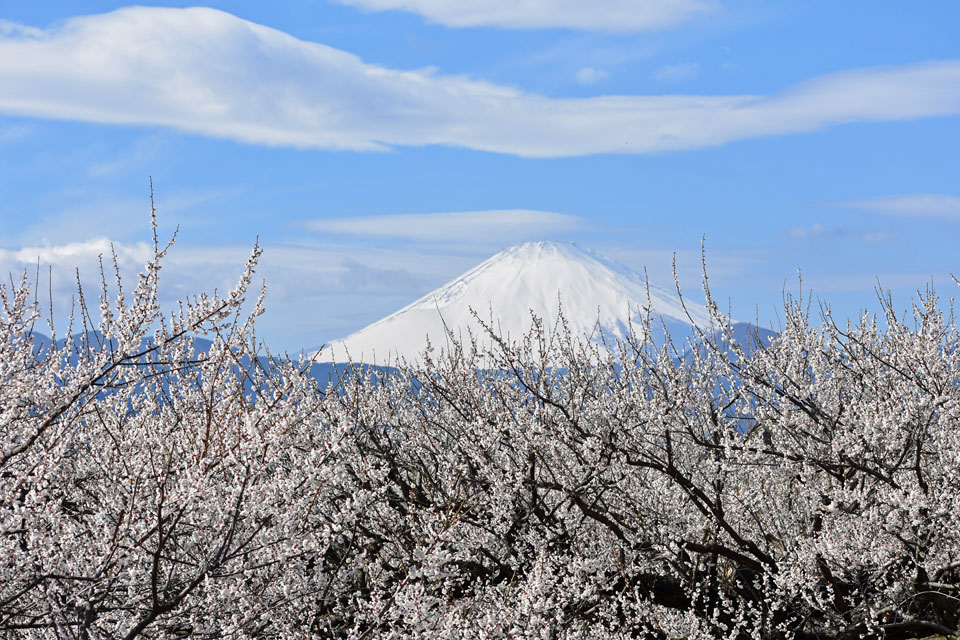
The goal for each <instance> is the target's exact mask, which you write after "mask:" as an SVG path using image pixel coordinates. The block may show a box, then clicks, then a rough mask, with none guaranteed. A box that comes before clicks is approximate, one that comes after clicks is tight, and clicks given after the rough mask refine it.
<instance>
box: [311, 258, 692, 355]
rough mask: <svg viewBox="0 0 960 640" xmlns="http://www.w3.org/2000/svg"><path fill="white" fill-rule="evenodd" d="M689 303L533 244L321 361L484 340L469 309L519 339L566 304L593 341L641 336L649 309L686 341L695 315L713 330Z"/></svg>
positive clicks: (333, 347)
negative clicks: (452, 338) (454, 338)
mask: <svg viewBox="0 0 960 640" xmlns="http://www.w3.org/2000/svg"><path fill="white" fill-rule="evenodd" d="M648 292H649V296H648ZM684 303H685V305H686V311H685V310H684V309H683V307H682V306H681V304H680V299H679V297H678V296H677V294H676V292H675V291H669V290H667V289H663V288H661V287H657V286H654V285H653V284H650V285H649V287H648V285H647V282H646V280H645V278H644V277H643V276H641V275H639V274H637V273H635V272H633V271H631V270H629V269H627V268H626V267H624V266H622V265H620V264H617V263H615V262H612V261H610V260H607V259H606V258H603V257H601V256H600V255H598V254H596V253H594V252H592V251H589V250H586V249H582V248H580V247H579V246H577V245H576V244H573V243H556V242H528V243H525V244H521V245H517V246H514V247H511V248H509V249H507V250H505V251H502V252H500V253H498V254H496V255H495V256H493V257H491V258H489V259H488V260H486V261H484V262H483V263H481V264H479V265H477V266H476V267H474V268H473V269H471V270H470V271H468V272H466V273H465V274H463V275H462V276H460V277H458V278H456V279H454V280H452V281H450V282H449V283H447V284H445V285H444V286H442V287H440V288H439V289H437V290H435V291H432V292H430V293H428V294H427V295H425V296H423V297H422V298H420V299H419V300H417V301H416V302H414V303H412V304H410V305H409V306H407V307H404V308H403V309H401V310H400V311H397V312H396V313H394V314H392V315H389V316H387V317H386V318H384V319H382V320H380V321H378V322H375V323H373V324H371V325H370V326H368V327H366V328H364V329H361V330H360V331H357V332H356V333H354V334H351V335H349V336H347V337H346V338H343V339H342V340H336V341H334V342H332V343H330V344H329V345H328V346H327V347H325V348H324V349H323V350H322V351H321V354H320V357H319V360H320V361H325V362H329V361H331V360H336V361H337V362H344V361H346V360H347V354H349V356H350V357H351V358H352V359H353V360H354V361H355V362H367V363H374V364H392V363H395V362H397V360H398V358H405V359H407V360H409V361H413V360H415V359H416V358H417V357H418V356H419V355H420V353H421V352H422V351H423V349H424V347H425V346H426V343H427V338H428V337H429V340H430V343H431V344H432V345H433V346H434V347H435V348H438V349H443V348H446V346H447V343H448V340H447V333H446V328H447V327H449V328H450V329H452V330H453V331H454V333H455V334H457V335H462V336H464V337H466V336H467V331H468V329H469V330H473V331H474V333H475V334H477V335H480V336H483V335H485V334H484V333H483V331H482V329H481V328H480V326H479V324H478V323H477V321H476V319H475V318H474V317H473V315H472V313H471V311H470V310H471V309H473V310H475V311H476V312H477V313H478V314H479V316H480V317H481V318H482V319H483V320H484V321H488V322H489V321H491V320H492V326H494V327H496V328H497V330H498V331H499V333H500V334H501V335H502V336H504V337H509V338H519V337H521V336H522V335H523V334H524V333H526V332H527V330H528V329H529V328H530V325H531V320H530V313H531V311H532V312H533V313H534V314H536V315H537V316H538V317H540V318H542V319H543V321H544V325H545V327H546V328H548V329H553V328H554V327H556V325H557V321H558V317H559V313H560V309H561V304H562V311H563V317H564V318H565V319H566V321H567V324H568V325H569V327H570V330H571V331H572V332H574V333H575V334H578V335H586V336H588V337H589V338H590V339H594V340H596V339H599V338H600V335H601V332H602V335H603V336H604V337H606V338H607V339H608V340H610V339H612V338H620V337H623V336H624V335H626V333H627V331H628V324H629V323H630V322H631V321H632V322H633V325H634V329H635V330H639V321H640V319H641V318H643V317H644V315H645V311H644V309H645V308H646V307H647V306H650V307H651V308H652V311H653V314H654V318H655V322H654V324H655V325H656V326H657V327H659V326H660V324H661V319H662V322H663V324H665V325H666V327H667V329H668V330H669V331H670V333H671V335H673V336H674V337H675V338H677V337H679V338H681V339H682V338H683V337H684V336H685V335H689V333H690V330H691V325H690V318H691V317H692V319H693V321H694V322H696V323H697V324H698V325H699V326H701V327H707V326H709V317H708V315H707V312H706V309H704V308H703V307H702V306H701V305H698V304H696V303H694V302H693V301H692V300H687V299H686V298H685V299H684ZM688 312H689V317H688V315H687V313H688Z"/></svg>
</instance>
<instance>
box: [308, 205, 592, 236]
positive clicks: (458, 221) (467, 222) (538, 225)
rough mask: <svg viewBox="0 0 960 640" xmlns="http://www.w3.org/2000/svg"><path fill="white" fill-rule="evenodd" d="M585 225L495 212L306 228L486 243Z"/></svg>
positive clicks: (550, 216) (547, 214) (332, 222)
mask: <svg viewBox="0 0 960 640" xmlns="http://www.w3.org/2000/svg"><path fill="white" fill-rule="evenodd" d="M583 223H584V221H583V219H582V218H579V217H577V216H572V215H568V214H564V213H554V212H551V211H530V210H526V209H494V210H489V211H462V212H452V213H413V214H394V215H381V216H360V217H352V218H331V219H327V220H313V221H311V222H308V223H306V225H305V226H306V228H307V229H309V230H311V231H318V232H324V233H339V234H346V235H357V236H380V237H391V238H406V239H410V240H419V241H448V240H465V239H469V240H471V241H485V240H492V239H497V240H511V239H519V238H524V237H528V236H543V235H551V234H557V233H568V232H571V231H575V230H577V229H580V228H582V227H583Z"/></svg>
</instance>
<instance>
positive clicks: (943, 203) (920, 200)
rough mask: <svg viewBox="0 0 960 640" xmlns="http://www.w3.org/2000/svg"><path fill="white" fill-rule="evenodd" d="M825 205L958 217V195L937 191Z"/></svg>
mask: <svg viewBox="0 0 960 640" xmlns="http://www.w3.org/2000/svg"><path fill="white" fill-rule="evenodd" d="M826 206H829V207H831V208H835V209H854V210H860V211H872V212H874V213H881V214H886V215H893V216H905V217H915V216H918V217H922V216H930V217H946V218H960V196H951V195H944V194H939V193H918V194H910V195H891V196H877V197H873V198H855V199H852V200H836V201H833V202H828V203H826Z"/></svg>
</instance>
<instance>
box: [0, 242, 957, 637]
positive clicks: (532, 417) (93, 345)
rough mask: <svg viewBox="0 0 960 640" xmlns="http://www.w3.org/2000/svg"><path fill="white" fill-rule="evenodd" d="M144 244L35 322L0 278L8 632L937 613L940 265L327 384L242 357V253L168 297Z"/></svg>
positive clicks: (507, 625) (656, 624)
mask: <svg viewBox="0 0 960 640" xmlns="http://www.w3.org/2000/svg"><path fill="white" fill-rule="evenodd" d="M154 237H156V236H154ZM154 246H155V251H154V254H155V255H154V259H153V260H152V261H150V262H149V263H148V264H147V265H146V267H145V269H144V271H143V274H142V275H141V276H140V279H139V281H138V282H136V283H132V284H130V285H129V286H127V287H124V285H125V284H128V283H123V282H118V283H116V284H112V283H111V285H110V286H109V287H108V286H107V284H106V283H104V284H103V286H102V290H101V291H100V292H99V293H91V292H90V291H89V290H88V289H84V290H83V292H82V293H83V294H84V295H81V296H80V297H78V306H77V312H76V314H75V318H74V319H73V320H72V323H73V324H72V325H71V326H70V327H67V328H66V335H67V336H68V337H67V339H66V340H59V341H58V340H57V334H56V333H54V335H53V344H50V345H47V346H46V347H44V348H39V349H38V348H35V343H34V327H35V324H36V323H37V322H41V321H42V318H43V315H44V312H43V310H42V309H41V307H40V305H38V304H37V303H36V302H35V301H34V300H35V292H34V291H33V290H32V288H33V285H31V279H30V278H28V277H26V276H25V277H24V278H23V279H22V280H21V282H20V283H19V284H14V285H11V286H6V285H4V286H2V287H0V295H2V301H3V305H4V309H3V317H2V319H0V353H2V357H0V635H2V636H4V637H25V638H30V637H37V638H48V637H49V638H134V637H138V636H141V637H148V638H170V637H181V636H182V637H187V636H189V637H201V638H203V637H208V638H226V637H251V638H261V637H262V638H269V637H298V638H300V637H316V638H354V639H360V638H451V639H459V638H478V639H479V638H544V639H546V638H679V637H682V638H771V639H772V638H784V639H787V638H838V639H839V638H851V639H852V638H919V637H925V636H930V635H937V634H940V635H949V634H957V633H958V628H960V385H958V382H960V334H958V332H957V328H956V326H955V325H954V323H953V319H952V317H945V316H944V314H943V313H942V310H941V306H940V305H939V304H938V300H937V298H936V297H935V295H934V294H933V293H932V292H931V293H928V294H927V295H925V296H923V297H921V298H920V299H919V301H918V302H917V303H916V305H915V306H914V308H913V311H912V313H910V314H907V315H906V316H904V315H903V314H898V313H897V312H895V309H894V307H893V304H892V303H891V302H890V301H889V300H881V305H882V308H881V315H880V318H879V319H877V318H874V317H871V316H865V317H864V318H862V319H861V320H860V321H859V322H858V323H856V324H853V325H849V326H847V325H846V324H845V323H844V324H843V325H841V324H839V323H836V322H834V321H833V319H832V318H831V317H830V315H829V312H828V311H825V312H823V313H822V314H821V315H818V316H817V317H814V318H811V316H810V314H809V311H808V310H807V309H806V308H805V307H804V306H803V305H802V304H800V303H801V302H802V301H797V300H793V299H790V298H789V297H788V298H787V300H786V303H785V309H784V311H785V316H784V324H783V327H782V329H781V332H780V333H779V334H778V335H777V337H776V338H775V339H773V341H772V343H770V344H769V345H766V344H760V345H754V347H755V348H753V349H748V350H744V348H743V346H742V345H739V344H737V343H736V342H735V341H733V340H732V338H731V334H730V326H731V325H730V322H729V320H728V319H727V318H726V317H725V316H724V315H723V314H721V313H720V312H719V311H718V309H717V306H716V305H715V304H713V303H712V301H710V299H709V291H707V295H708V308H709V309H710V312H711V316H712V326H711V327H705V328H704V331H703V333H701V334H700V337H699V338H697V339H696V340H694V344H693V345H691V346H690V347H689V349H687V355H686V357H676V356H677V355H678V354H680V353H681V352H683V351H684V347H683V346H682V345H678V346H677V347H676V350H673V349H671V347H670V346H669V345H667V346H666V347H662V346H661V347H658V345H656V344H654V343H653V341H652V340H650V339H647V338H645V337H644V336H648V335H651V332H650V331H647V330H646V329H647V327H643V326H639V327H635V331H634V333H633V337H631V338H628V339H626V340H623V341H620V342H618V343H616V344H612V345H610V347H609V349H607V348H604V347H602V346H600V345H597V344H596V343H589V342H585V341H582V340H580V339H578V337H577V336H571V335H569V333H565V332H563V331H552V330H547V329H545V328H543V327H542V326H541V325H537V324H535V326H534V329H533V330H532V331H531V332H530V333H529V334H528V335H527V336H525V338H523V339H522V340H521V341H519V342H508V341H506V340H505V339H500V338H499V337H498V336H497V335H496V333H495V332H493V331H492V330H491V332H490V333H489V335H487V336H484V338H485V339H482V340H481V339H474V340H469V339H468V340H466V341H460V342H458V341H456V340H453V336H451V339H452V344H453V345H454V346H453V348H452V349H450V350H444V351H443V352H442V353H441V352H433V351H430V350H429V348H428V351H427V352H426V353H425V357H424V358H423V359H422V360H420V361H419V363H418V364H413V365H410V366H408V367H400V368H399V369H398V370H397V371H396V372H395V373H391V374H390V375H388V376H387V375H385V376H378V375H377V374H376V373H375V372H371V370H369V369H367V370H364V371H365V372H361V370H360V369H353V370H350V371H352V373H350V372H348V374H346V375H344V376H343V378H342V379H341V380H340V381H339V383H338V385H337V386H336V388H335V389H334V388H330V389H326V388H323V387H321V386H320V385H318V383H317V382H316V380H315V379H314V378H312V377H311V376H310V375H308V373H307V371H308V365H309V362H305V361H300V362H294V361H290V360H276V359H272V358H268V357H262V355H263V354H261V352H260V347H259V346H258V341H257V338H256V334H255V331H254V327H255V324H254V322H255V318H256V316H257V315H259V314H260V313H261V311H262V304H261V302H259V301H258V302H256V303H253V301H252V300H249V301H248V300H247V298H248V295H249V293H250V292H249V291H248V286H249V284H250V282H251V276H252V273H253V269H254V267H255V265H256V259H257V257H258V255H259V249H257V250H255V251H254V253H253V256H252V258H251V260H250V262H249V264H248V265H247V268H246V269H245V270H244V271H243V273H242V275H241V277H240V280H239V284H238V285H237V287H236V288H235V289H234V290H233V291H231V292H230V293H229V294H228V295H226V296H198V297H196V298H193V299H191V300H189V301H184V302H183V303H182V304H181V305H180V306H178V307H177V308H176V309H174V310H173V311H172V312H170V311H169V310H167V311H164V310H162V309H161V305H160V303H159V293H158V275H159V272H160V269H161V264H162V261H163V258H164V254H165V251H166V249H165V248H164V246H163V245H162V244H158V243H157V242H156V241H155V243H154ZM106 262H107V268H106V271H107V272H108V273H109V272H110V271H111V269H110V264H109V260H107V261H106ZM106 280H112V278H107V279H106ZM97 298H99V299H100V300H99V304H96V303H95V302H94V300H95V299H97ZM245 301H246V302H245ZM97 307H99V309H97ZM251 308H252V311H250V309H251ZM52 328H53V327H52ZM196 335H204V336H206V337H208V338H210V339H211V340H212V346H210V347H209V349H206V350H204V351H200V350H199V349H197V348H195V346H194V338H193V336H196ZM62 336H63V332H62V331H61V337H62ZM70 336H73V337H70ZM488 343H490V344H492V345H493V346H490V347H487V346H484V345H485V344H488Z"/></svg>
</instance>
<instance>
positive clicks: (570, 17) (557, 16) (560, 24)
mask: <svg viewBox="0 0 960 640" xmlns="http://www.w3.org/2000/svg"><path fill="white" fill-rule="evenodd" d="M337 1H338V2H340V3H341V4H347V5H351V6H355V7H359V8H361V9H364V10H367V11H385V10H391V9H393V10H400V11H410V12H413V13H418V14H420V15H422V16H423V17H424V18H426V19H427V20H429V21H431V22H437V23H440V24H443V25H446V26H448V27H500V28H505V29H549V28H561V29H575V30H578V31H618V32H631V31H648V30H653V29H666V28H669V27H673V26H676V25H677V24H680V23H682V22H686V21H688V20H692V19H694V18H697V17H699V16H702V15H705V14H710V13H713V12H715V11H717V10H718V9H719V3H718V2H716V1H715V0H642V1H641V2H638V1H637V0H592V1H591V2H584V1H583V0H337Z"/></svg>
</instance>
